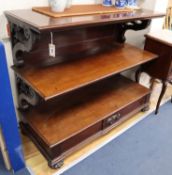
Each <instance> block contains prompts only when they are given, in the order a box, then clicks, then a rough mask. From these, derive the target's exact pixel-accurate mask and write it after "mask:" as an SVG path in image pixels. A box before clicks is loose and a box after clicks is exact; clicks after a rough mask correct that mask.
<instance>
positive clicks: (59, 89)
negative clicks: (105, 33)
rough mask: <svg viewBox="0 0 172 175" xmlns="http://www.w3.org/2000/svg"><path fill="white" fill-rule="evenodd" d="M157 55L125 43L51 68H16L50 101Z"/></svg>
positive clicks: (15, 68)
mask: <svg viewBox="0 0 172 175" xmlns="http://www.w3.org/2000/svg"><path fill="white" fill-rule="evenodd" d="M155 58H157V56H156V55H155V54H153V53H150V52H148V51H144V50H141V49H139V48H136V47H134V46H131V45H129V44H124V45H122V46H119V45H118V46H115V48H114V49H112V50H111V51H108V52H104V53H102V54H98V55H94V56H90V57H86V58H80V59H76V60H72V61H67V62H63V63H60V64H58V65H54V66H50V67H34V66H29V65H25V66H23V67H13V69H14V71H15V72H16V73H17V75H18V76H19V77H20V78H21V79H22V80H23V81H25V83H26V84H28V85H29V86H30V87H32V88H33V89H34V90H35V91H36V92H37V93H38V94H39V95H40V96H41V97H42V98H43V99H44V100H50V99H52V98H54V97H57V96H59V95H62V94H65V93H67V92H69V91H72V90H76V89H79V88H81V87H83V86H86V85H89V84H91V83H94V82H96V81H99V80H102V79H104V78H107V77H110V76H112V75H115V74H118V73H120V72H122V71H125V70H128V69H130V68H133V67H135V66H137V65H141V64H143V63H145V62H148V61H151V60H153V59H155ZM35 59H36V58H35ZM47 59H48V58H47Z"/></svg>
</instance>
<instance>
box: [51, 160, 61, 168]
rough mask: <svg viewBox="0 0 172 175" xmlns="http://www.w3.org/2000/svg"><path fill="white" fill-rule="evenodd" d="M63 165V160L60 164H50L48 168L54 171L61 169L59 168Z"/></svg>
mask: <svg viewBox="0 0 172 175" xmlns="http://www.w3.org/2000/svg"><path fill="white" fill-rule="evenodd" d="M63 165H64V161H63V160H61V161H59V162H57V163H48V166H49V167H50V168H52V169H59V168H61V167H62V166H63Z"/></svg>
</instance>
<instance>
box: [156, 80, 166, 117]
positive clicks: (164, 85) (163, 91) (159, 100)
mask: <svg viewBox="0 0 172 175" xmlns="http://www.w3.org/2000/svg"><path fill="white" fill-rule="evenodd" d="M166 90H167V81H166V80H164V81H162V90H161V94H160V96H159V99H158V103H157V106H156V111H155V114H158V111H159V106H160V104H161V100H162V98H163V96H164V94H165V92H166Z"/></svg>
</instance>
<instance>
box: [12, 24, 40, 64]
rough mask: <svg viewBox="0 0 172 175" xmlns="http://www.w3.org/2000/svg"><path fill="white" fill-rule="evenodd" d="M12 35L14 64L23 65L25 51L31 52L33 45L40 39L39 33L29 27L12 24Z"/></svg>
mask: <svg viewBox="0 0 172 175" xmlns="http://www.w3.org/2000/svg"><path fill="white" fill-rule="evenodd" d="M10 30H11V36H12V54H13V60H14V65H16V66H21V65H23V64H24V60H23V59H22V55H23V54H24V52H30V51H31V50H32V48H33V45H34V43H35V41H36V39H38V36H39V35H38V33H36V32H35V31H33V30H31V29H30V28H27V27H21V26H18V25H16V24H10Z"/></svg>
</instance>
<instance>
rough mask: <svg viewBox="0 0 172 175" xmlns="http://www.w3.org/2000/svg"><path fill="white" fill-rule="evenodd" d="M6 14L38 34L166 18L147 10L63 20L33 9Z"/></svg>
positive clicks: (65, 18) (10, 18) (11, 19)
mask: <svg viewBox="0 0 172 175" xmlns="http://www.w3.org/2000/svg"><path fill="white" fill-rule="evenodd" d="M5 14H6V16H7V18H8V19H9V20H10V21H11V22H13V23H14V24H18V23H20V24H21V23H23V24H25V25H26V26H28V27H29V28H32V29H33V30H35V31H37V32H43V31H50V30H56V31H57V30H64V29H70V28H72V27H74V28H76V27H81V26H90V25H94V26H95V25H96V24H97V25H100V24H101V25H104V24H110V23H120V22H127V21H133V20H144V19H151V18H156V17H163V16H165V14H163V13H158V12H153V11H150V10H146V9H140V10H136V11H134V12H126V13H114V14H99V15H88V16H75V17H63V18H52V17H48V16H46V15H42V14H40V13H37V12H34V11H32V10H31V9H25V10H13V11H6V12H5Z"/></svg>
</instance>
